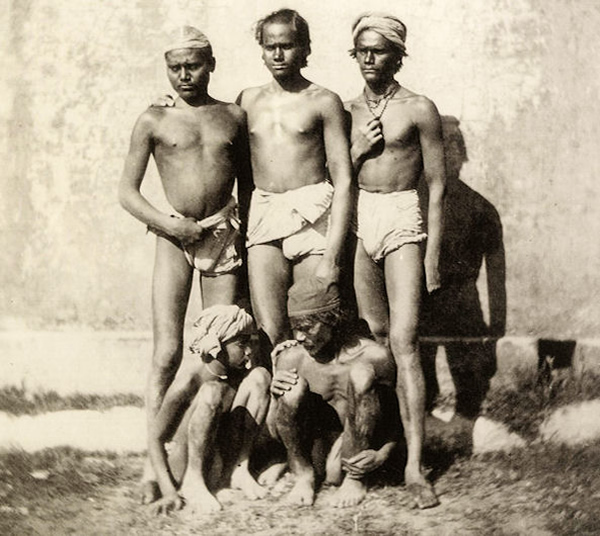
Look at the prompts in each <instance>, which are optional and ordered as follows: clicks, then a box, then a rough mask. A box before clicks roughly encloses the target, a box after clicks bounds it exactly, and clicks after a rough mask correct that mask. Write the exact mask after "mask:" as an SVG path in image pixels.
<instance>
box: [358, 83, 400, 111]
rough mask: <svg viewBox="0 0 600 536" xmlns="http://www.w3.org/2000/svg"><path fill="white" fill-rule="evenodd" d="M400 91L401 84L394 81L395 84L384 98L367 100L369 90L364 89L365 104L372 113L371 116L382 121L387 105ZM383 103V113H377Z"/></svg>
mask: <svg viewBox="0 0 600 536" xmlns="http://www.w3.org/2000/svg"><path fill="white" fill-rule="evenodd" d="M399 89H400V84H399V83H398V82H396V81H395V80H394V82H393V84H391V85H390V87H389V88H388V89H387V90H386V92H385V93H384V94H383V96H382V97H380V98H378V99H369V98H367V88H364V89H363V97H364V99H365V104H366V105H367V108H368V109H369V112H371V115H372V116H373V117H374V118H375V119H381V117H382V116H383V113H384V112H385V109H386V108H387V105H388V104H389V102H390V101H391V100H392V98H393V97H394V95H395V94H396V92H397V91H398V90H399ZM382 103H383V106H382V107H381V111H380V112H379V113H377V109H378V108H379V107H380V106H381V105H382Z"/></svg>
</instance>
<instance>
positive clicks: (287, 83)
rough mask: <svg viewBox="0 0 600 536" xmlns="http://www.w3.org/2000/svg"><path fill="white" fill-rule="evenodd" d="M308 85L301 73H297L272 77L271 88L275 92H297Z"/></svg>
mask: <svg viewBox="0 0 600 536" xmlns="http://www.w3.org/2000/svg"><path fill="white" fill-rule="evenodd" d="M309 85H310V82H309V81H308V80H307V79H306V78H304V77H303V76H302V74H300V73H297V74H296V75H294V76H290V77H289V78H279V79H278V78H273V82H272V83H271V88H272V89H273V91H275V92H282V93H283V92H287V93H298V92H299V91H302V90H303V89H306V88H307V87H308V86H309Z"/></svg>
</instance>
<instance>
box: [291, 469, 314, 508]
mask: <svg viewBox="0 0 600 536" xmlns="http://www.w3.org/2000/svg"><path fill="white" fill-rule="evenodd" d="M286 502H287V503H288V504H291V505H295V506H311V505H312V504H313V503H314V502H315V483H314V478H313V477H312V476H310V477H300V478H298V479H297V480H296V483H295V484H294V487H293V488H292V489H291V491H290V492H289V494H288V496H287V498H286Z"/></svg>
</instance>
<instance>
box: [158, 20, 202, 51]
mask: <svg viewBox="0 0 600 536" xmlns="http://www.w3.org/2000/svg"><path fill="white" fill-rule="evenodd" d="M180 48H210V41H209V40H208V37H206V36H205V35H204V34H203V33H202V32H201V31H200V30H198V29H197V28H194V27H193V26H181V27H180V28H177V30H175V32H173V34H172V35H171V38H170V41H169V44H168V45H167V46H166V47H165V54H166V53H167V52H171V50H178V49H180Z"/></svg>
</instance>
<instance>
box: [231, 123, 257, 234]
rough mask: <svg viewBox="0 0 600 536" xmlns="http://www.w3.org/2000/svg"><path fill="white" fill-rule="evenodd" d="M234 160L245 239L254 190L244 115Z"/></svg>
mask: <svg viewBox="0 0 600 536" xmlns="http://www.w3.org/2000/svg"><path fill="white" fill-rule="evenodd" d="M234 151H235V152H234V158H235V166H236V175H237V192H238V204H239V210H240V219H241V220H242V232H243V235H244V238H245V235H246V230H247V226H248V210H249V207H250V197H251V196H252V190H253V189H254V181H253V178H252V166H251V163H250V145H249V141H248V124H247V120H246V114H245V113H244V114H243V117H242V119H241V120H240V126H239V131H238V135H237V138H236V142H235V148H234Z"/></svg>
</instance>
